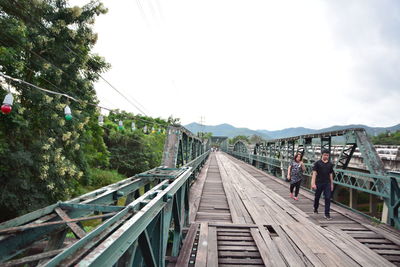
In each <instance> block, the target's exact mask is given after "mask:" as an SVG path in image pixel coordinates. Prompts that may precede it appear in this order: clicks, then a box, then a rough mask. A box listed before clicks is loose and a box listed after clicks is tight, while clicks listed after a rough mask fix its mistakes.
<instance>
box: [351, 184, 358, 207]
mask: <svg viewBox="0 0 400 267" xmlns="http://www.w3.org/2000/svg"><path fill="white" fill-rule="evenodd" d="M357 202H358V192H357V190H356V189H353V188H350V203H349V206H350V208H352V209H357V207H358V204H357Z"/></svg>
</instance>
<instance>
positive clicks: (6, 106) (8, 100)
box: [1, 93, 14, 114]
mask: <svg viewBox="0 0 400 267" xmlns="http://www.w3.org/2000/svg"><path fill="white" fill-rule="evenodd" d="M13 101H14V97H13V96H12V94H11V93H8V94H7V95H6V97H5V98H4V101H3V105H2V106H1V112H2V113H3V114H9V113H10V112H11V110H12V104H13Z"/></svg>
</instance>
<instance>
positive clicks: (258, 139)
mask: <svg viewBox="0 0 400 267" xmlns="http://www.w3.org/2000/svg"><path fill="white" fill-rule="evenodd" d="M249 141H250V143H252V144H259V143H261V142H264V141H265V140H264V139H263V138H262V137H261V136H259V135H256V134H253V135H252V136H251V137H250V140H249Z"/></svg>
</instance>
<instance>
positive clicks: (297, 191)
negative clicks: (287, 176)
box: [290, 180, 301, 197]
mask: <svg viewBox="0 0 400 267" xmlns="http://www.w3.org/2000/svg"><path fill="white" fill-rule="evenodd" d="M300 185H301V180H300V181H298V182H297V183H293V184H290V193H293V189H295V191H294V196H295V197H297V195H298V194H299V191H300Z"/></svg>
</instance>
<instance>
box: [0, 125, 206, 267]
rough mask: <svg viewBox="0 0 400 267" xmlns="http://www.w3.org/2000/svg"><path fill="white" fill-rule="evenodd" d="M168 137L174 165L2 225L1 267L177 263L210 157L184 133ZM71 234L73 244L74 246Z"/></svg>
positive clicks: (176, 129) (176, 130) (173, 129)
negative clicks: (87, 226)
mask: <svg viewBox="0 0 400 267" xmlns="http://www.w3.org/2000/svg"><path fill="white" fill-rule="evenodd" d="M169 130H170V133H169V134H168V136H167V140H166V148H167V150H173V151H172V152H171V151H164V152H165V153H164V156H165V155H168V156H170V157H171V158H172V159H174V160H175V162H173V163H172V164H170V165H169V166H168V164H165V166H161V167H159V168H155V169H152V170H149V171H146V172H144V173H141V174H138V175H135V176H134V177H130V178H127V179H125V180H123V181H120V182H118V183H115V184H111V185H108V186H106V187H103V188H101V189H98V190H95V191H93V192H90V193H87V194H85V195H82V196H80V197H77V198H75V199H72V200H69V201H65V202H59V203H56V204H53V205H50V206H48V207H45V208H43V209H40V210H37V211H34V212H31V213H29V214H26V215H23V216H20V217H18V218H15V219H13V220H10V221H7V222H4V223H1V224H0V265H1V264H4V265H6V266H13V265H20V266H23V265H24V264H29V266H36V265H40V266H70V265H79V266H96V267H97V266H165V264H166V262H167V260H166V259H167V258H168V257H176V256H178V253H179V250H180V247H181V245H182V239H183V236H184V228H186V227H187V226H188V223H189V218H188V216H189V187H190V185H191V183H192V182H193V180H194V179H195V178H196V174H197V173H198V172H199V170H200V169H201V167H202V166H203V165H204V163H205V161H206V159H207V157H208V155H209V150H208V148H207V147H206V145H204V143H203V142H202V141H201V140H200V139H198V138H197V137H195V136H194V135H193V134H191V133H190V132H189V131H187V130H186V129H184V128H182V127H177V126H176V127H171V128H170V129H169ZM171 136H173V137H174V138H171ZM172 139H174V140H175V142H176V144H173V142H172V141H171V140H172ZM174 154H175V155H174ZM164 160H166V159H165V158H164ZM164 163H165V162H164ZM143 192H144V193H143ZM94 219H96V220H99V221H100V224H99V225H98V226H97V227H96V228H95V229H94V230H92V231H90V232H85V231H84V229H83V225H82V222H84V221H87V220H94ZM68 232H72V233H73V234H74V236H75V239H74V240H75V241H76V242H73V243H72V244H70V245H68V243H65V241H66V236H67V233H68ZM68 239H71V238H68ZM70 243H71V242H70ZM66 244H67V246H66ZM43 245H44V246H45V249H44V250H43ZM65 246H66V247H65ZM40 247H42V249H41V250H39V248H40ZM38 250H39V251H40V252H37V251H38Z"/></svg>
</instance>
